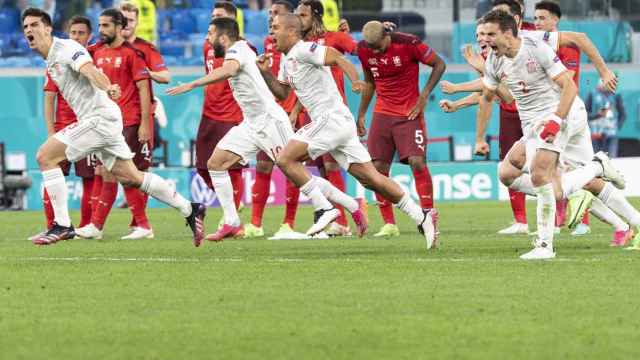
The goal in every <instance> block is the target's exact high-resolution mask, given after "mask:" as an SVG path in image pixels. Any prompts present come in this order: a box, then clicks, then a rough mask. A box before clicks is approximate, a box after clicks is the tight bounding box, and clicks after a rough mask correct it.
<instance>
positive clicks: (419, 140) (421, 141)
mask: <svg viewBox="0 0 640 360" xmlns="http://www.w3.org/2000/svg"><path fill="white" fill-rule="evenodd" d="M416 144H418V145H422V144H424V135H423V134H422V130H416Z"/></svg>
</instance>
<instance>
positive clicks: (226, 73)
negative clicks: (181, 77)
mask: <svg viewBox="0 0 640 360" xmlns="http://www.w3.org/2000/svg"><path fill="white" fill-rule="evenodd" d="M238 70H240V63H238V61H236V60H234V59H230V60H225V61H224V62H223V63H222V66H220V67H219V68H216V69H214V70H213V71H212V72H210V73H208V74H207V75H205V76H203V77H201V78H199V79H196V80H193V81H192V82H190V83H186V84H181V85H178V86H176V87H172V88H170V89H167V91H165V92H166V94H167V95H172V96H173V95H180V94H184V93H186V92H189V91H191V90H193V89H195V88H198V87H201V86H206V85H209V84H213V83H217V82H220V81H223V80H227V79H228V78H230V77H232V76H234V75H235V74H237V73H238Z"/></svg>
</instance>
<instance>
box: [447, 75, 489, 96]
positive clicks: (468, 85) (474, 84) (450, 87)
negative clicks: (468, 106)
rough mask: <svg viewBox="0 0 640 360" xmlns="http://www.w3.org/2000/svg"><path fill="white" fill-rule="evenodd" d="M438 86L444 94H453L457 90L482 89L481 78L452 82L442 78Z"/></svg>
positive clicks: (470, 90)
mask: <svg viewBox="0 0 640 360" xmlns="http://www.w3.org/2000/svg"><path fill="white" fill-rule="evenodd" d="M440 88H441V89H442V92H443V93H445V94H455V93H459V92H480V91H482V79H480V78H478V79H475V80H471V81H467V82H463V83H459V84H454V83H451V82H449V81H446V80H443V81H441V82H440Z"/></svg>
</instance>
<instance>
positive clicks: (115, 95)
mask: <svg viewBox="0 0 640 360" xmlns="http://www.w3.org/2000/svg"><path fill="white" fill-rule="evenodd" d="M107 95H109V97H110V98H111V99H112V100H118V99H120V96H121V95H122V91H121V90H120V85H118V84H111V85H110V86H109V88H108V89H107Z"/></svg>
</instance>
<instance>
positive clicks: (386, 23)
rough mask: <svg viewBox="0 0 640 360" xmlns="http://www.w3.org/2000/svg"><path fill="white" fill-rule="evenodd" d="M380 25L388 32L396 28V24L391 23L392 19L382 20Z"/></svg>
mask: <svg viewBox="0 0 640 360" xmlns="http://www.w3.org/2000/svg"><path fill="white" fill-rule="evenodd" d="M382 25H383V26H384V28H385V29H386V30H387V31H389V32H394V31H396V29H397V28H398V25H396V24H395V23H393V22H392V21H383V22H382Z"/></svg>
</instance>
